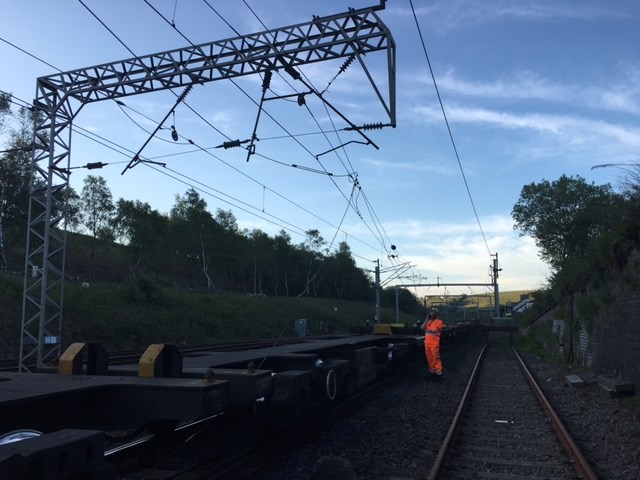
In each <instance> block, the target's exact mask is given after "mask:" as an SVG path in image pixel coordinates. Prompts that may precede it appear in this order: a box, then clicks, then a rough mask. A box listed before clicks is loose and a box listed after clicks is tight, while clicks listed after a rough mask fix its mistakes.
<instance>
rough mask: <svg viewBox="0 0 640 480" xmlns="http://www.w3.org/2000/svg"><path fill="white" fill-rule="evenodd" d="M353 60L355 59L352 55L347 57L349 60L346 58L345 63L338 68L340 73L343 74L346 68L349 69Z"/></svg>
mask: <svg viewBox="0 0 640 480" xmlns="http://www.w3.org/2000/svg"><path fill="white" fill-rule="evenodd" d="M355 59H356V56H355V55H353V54H351V55H349V58H347V59H346V60H345V62H344V63H343V64H342V66H341V67H340V73H344V71H345V70H346V69H347V68H349V65H351V64H352V63H353V61H354V60H355Z"/></svg>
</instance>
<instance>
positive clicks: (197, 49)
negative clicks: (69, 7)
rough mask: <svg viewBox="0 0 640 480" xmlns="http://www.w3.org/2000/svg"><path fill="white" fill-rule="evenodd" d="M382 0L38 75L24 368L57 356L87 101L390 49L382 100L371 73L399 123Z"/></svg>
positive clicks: (22, 347) (392, 49)
mask: <svg viewBox="0 0 640 480" xmlns="http://www.w3.org/2000/svg"><path fill="white" fill-rule="evenodd" d="M384 3H385V0H380V4H379V5H375V6H372V7H368V8H362V9H349V11H347V12H344V13H339V14H336V15H330V16H325V17H314V18H313V20H312V21H310V22H306V23H300V24H297V25H292V26H288V27H283V28H278V29H272V30H267V31H263V32H259V33H253V34H249V35H242V36H238V37H234V38H230V39H226V40H220V41H214V42H210V43H203V44H200V45H191V46H188V47H185V48H181V49H176V50H169V51H165V52H160V53H155V54H152V55H145V56H138V57H133V58H128V59H125V60H119V61H116V62H111V63H105V64H101V65H96V66H92V67H87V68H81V69H77V70H71V71H68V72H62V73H56V74H54V75H49V76H45V77H40V78H38V80H37V85H36V98H35V100H34V103H33V109H34V119H35V123H34V140H33V149H34V150H33V158H32V172H33V173H32V181H31V189H30V199H29V219H28V231H27V244H26V255H25V273H24V294H23V304H22V320H21V337H20V364H19V368H20V371H31V370H32V369H33V365H34V364H35V365H36V366H37V367H42V366H44V365H46V364H47V362H51V361H53V360H55V359H56V358H57V357H59V355H60V350H61V345H60V335H61V331H62V307H63V298H64V264H65V261H64V258H65V250H66V241H65V237H66V235H65V232H64V225H65V219H66V191H67V188H68V186H69V177H70V168H71V164H70V153H71V131H72V123H73V120H74V119H75V117H76V116H77V115H78V113H79V112H80V110H81V109H82V107H83V106H84V105H86V104H89V103H93V102H99V101H103V100H114V99H118V98H121V97H127V96H131V95H139V94H144V93H150V92H157V91H160V90H169V89H176V88H181V89H184V88H189V87H191V86H193V85H196V84H205V83H208V82H212V81H216V80H228V79H233V78H236V77H240V76H246V75H253V74H259V73H266V72H269V71H275V70H278V69H281V68H283V69H284V70H285V71H287V72H289V73H291V71H295V70H294V69H295V68H296V67H299V66H302V65H307V64H310V63H315V62H322V61H326V60H332V59H341V58H346V57H353V56H355V58H357V59H358V60H359V61H360V64H361V65H362V66H363V68H365V66H364V62H363V60H362V57H363V56H365V55H367V54H369V53H372V52H377V51H386V56H387V65H388V75H387V83H388V94H387V97H386V98H385V97H384V96H383V95H382V94H381V93H380V90H379V89H378V88H377V86H376V85H375V82H374V80H373V78H372V76H371V75H370V74H369V72H368V71H366V69H365V71H366V74H367V77H368V79H369V81H370V83H371V85H372V87H373V89H374V90H375V93H376V96H377V97H378V99H379V100H380V101H381V103H382V105H383V108H384V110H385V112H386V114H387V115H388V117H389V123H388V125H389V126H392V127H395V125H396V111H395V110H396V105H395V89H396V86H395V75H396V66H395V62H396V51H395V42H394V40H393V37H392V35H391V32H390V31H389V29H388V28H387V27H386V25H385V24H384V23H383V22H382V20H381V19H380V18H379V16H378V14H377V11H379V10H381V9H384ZM319 96H322V94H321V93H319ZM351 129H353V126H351ZM356 130H357V128H356Z"/></svg>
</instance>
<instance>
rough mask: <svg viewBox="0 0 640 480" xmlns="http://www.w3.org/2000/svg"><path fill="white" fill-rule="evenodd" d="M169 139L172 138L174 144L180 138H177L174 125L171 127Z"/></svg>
mask: <svg viewBox="0 0 640 480" xmlns="http://www.w3.org/2000/svg"><path fill="white" fill-rule="evenodd" d="M171 138H173V141H174V142H177V141H178V140H179V139H180V137H179V136H178V132H177V131H176V127H175V126H174V125H171Z"/></svg>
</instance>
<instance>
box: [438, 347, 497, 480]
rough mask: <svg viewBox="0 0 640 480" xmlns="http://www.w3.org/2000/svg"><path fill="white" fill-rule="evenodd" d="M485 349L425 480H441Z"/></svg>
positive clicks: (474, 368) (484, 349)
mask: <svg viewBox="0 0 640 480" xmlns="http://www.w3.org/2000/svg"><path fill="white" fill-rule="evenodd" d="M486 349H487V345H485V346H484V347H482V351H481V352H480V355H478V359H477V360H476V364H475V366H474V367H473V372H471V378H470V379H469V383H467V386H466V388H465V390H464V393H463V394H462V399H461V400H460V404H459V405H458V410H456V414H455V416H454V417H453V421H452V422H451V427H449V431H448V432H447V435H446V436H445V437H444V441H443V442H442V445H441V446H440V450H439V451H438V455H436V459H435V461H434V463H433V466H432V467H431V470H430V471H429V475H428V476H427V480H436V479H441V478H443V477H442V476H443V474H444V467H445V465H446V460H447V459H448V457H449V451H450V449H451V445H452V444H453V441H454V440H455V438H456V435H457V434H458V430H459V428H460V425H461V424H462V416H463V415H464V411H465V410H466V408H467V404H468V403H469V399H470V398H471V392H473V387H474V385H475V384H476V380H477V379H478V374H479V372H480V364H481V363H482V358H483V356H484V352H485V351H486Z"/></svg>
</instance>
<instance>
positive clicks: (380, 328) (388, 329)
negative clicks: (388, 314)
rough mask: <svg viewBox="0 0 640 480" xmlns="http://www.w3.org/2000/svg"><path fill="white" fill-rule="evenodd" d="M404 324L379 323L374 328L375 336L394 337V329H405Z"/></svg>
mask: <svg viewBox="0 0 640 480" xmlns="http://www.w3.org/2000/svg"><path fill="white" fill-rule="evenodd" d="M405 327H406V325H405V324H404V323H377V324H375V325H374V326H373V334H374V335H393V329H394V328H405Z"/></svg>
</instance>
